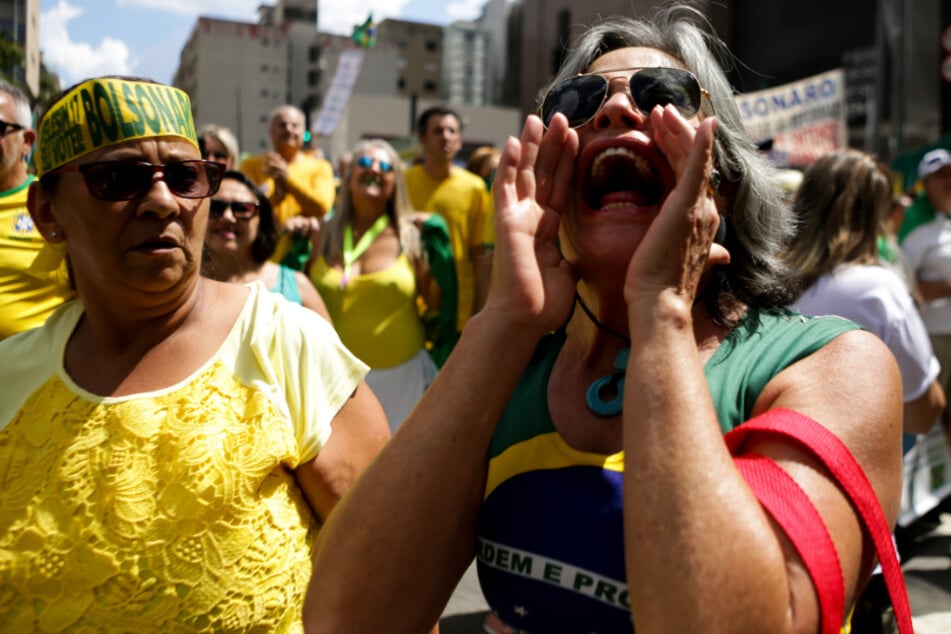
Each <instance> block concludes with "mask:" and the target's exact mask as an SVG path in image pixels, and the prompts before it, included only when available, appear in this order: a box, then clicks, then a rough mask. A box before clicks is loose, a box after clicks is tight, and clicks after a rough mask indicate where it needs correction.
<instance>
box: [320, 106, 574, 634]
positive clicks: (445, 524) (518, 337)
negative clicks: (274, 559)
mask: <svg viewBox="0 0 951 634" xmlns="http://www.w3.org/2000/svg"><path fill="white" fill-rule="evenodd" d="M558 130H560V132H559V134H556V135H552V136H550V137H546V138H550V139H551V140H550V141H549V143H557V144H559V146H564V147H565V151H563V152H559V153H558V154H557V156H558V157H560V158H558V159H557V160H554V161H552V162H550V163H547V164H545V165H543V166H541V167H535V160H534V157H535V153H536V152H537V150H538V141H539V139H541V133H542V126H541V121H540V120H538V119H537V118H535V117H530V118H529V121H528V123H527V124H526V132H524V133H523V138H522V141H521V142H519V141H517V140H515V139H510V140H509V143H508V144H507V146H506V151H505V153H504V154H503V159H502V166H503V167H501V168H500V173H504V174H505V176H504V177H502V178H499V179H498V180H497V185H496V186H497V188H499V189H504V190H505V191H504V196H505V200H506V201H508V202H510V203H511V205H510V206H509V207H508V208H507V209H506V213H505V214H500V218H499V222H500V225H502V226H501V227H500V229H499V233H500V234H502V239H500V241H499V242H500V247H499V252H500V253H501V254H504V256H500V257H501V258H502V259H503V260H504V262H505V266H498V267H496V272H495V279H494V281H493V292H492V293H491V295H490V298H489V301H488V303H487V304H486V307H485V309H484V310H483V311H482V312H480V313H479V314H478V315H477V316H476V317H474V318H473V319H472V320H471V321H470V322H469V324H467V326H466V328H465V331H464V332H463V335H462V338H461V339H460V341H459V343H458V344H457V346H456V348H455V351H454V352H453V354H452V356H451V357H450V358H449V360H448V361H447V363H446V365H445V366H443V368H442V369H441V370H440V372H439V374H438V375H437V377H436V380H435V381H434V382H433V384H432V385H431V386H430V387H429V389H427V391H426V393H425V394H424V395H423V398H422V399H421V400H420V402H419V404H418V405H417V407H416V408H415V410H414V411H413V413H412V414H410V416H409V418H408V419H407V420H406V421H405V422H404V423H403V425H402V426H401V427H400V429H399V431H398V432H397V434H396V435H395V436H394V437H393V440H391V441H390V443H389V444H388V445H387V447H386V448H384V450H383V452H381V454H380V456H379V457H378V458H377V459H376V460H375V461H374V463H373V464H372V465H371V466H370V468H369V469H368V470H367V472H366V473H365V474H364V475H363V477H361V479H360V481H359V482H358V483H357V485H356V487H354V489H353V491H352V492H351V493H350V494H349V495H348V496H347V498H346V499H345V500H344V501H343V502H342V503H341V505H340V507H339V508H338V509H337V510H336V511H335V512H334V514H333V516H332V517H331V519H330V522H329V523H328V525H327V526H325V527H324V529H323V531H322V532H321V539H320V543H319V545H318V552H317V559H316V564H315V569H314V575H313V578H312V580H311V585H310V589H309V592H308V597H307V601H306V607H305V612H304V623H305V627H306V628H308V630H309V631H313V632H321V633H325V632H383V631H385V632H397V633H399V632H420V631H425V630H427V629H429V628H431V627H432V625H433V624H434V623H435V622H436V621H437V620H438V618H439V615H440V613H441V612H442V609H443V606H444V605H445V603H446V601H447V600H448V598H449V596H450V594H451V593H452V590H453V588H454V587H455V584H456V582H457V581H458V579H459V577H460V576H461V575H462V573H463V571H464V570H465V568H466V566H467V565H468V563H469V562H470V561H471V560H472V557H473V555H474V547H475V540H474V537H475V521H476V515H477V513H478V508H479V503H480V502H481V498H482V491H483V488H484V484H485V473H486V466H487V453H488V447H489V442H490V439H491V437H492V432H493V429H494V426H495V423H496V421H497V419H498V417H499V415H500V413H501V411H502V409H503V408H504V406H505V402H506V400H507V398H508V395H509V393H510V392H511V390H512V389H513V387H514V385H515V383H516V382H517V381H518V378H519V375H520V374H521V372H522V370H523V369H524V367H525V365H526V364H527V363H528V361H529V359H530V357H531V354H532V352H533V350H534V347H535V344H536V343H537V342H538V340H539V339H540V338H541V337H542V336H543V335H544V334H545V333H546V332H548V331H549V330H551V329H552V328H554V327H556V326H557V325H558V324H559V323H562V322H563V321H564V320H565V319H566V318H567V315H568V312H569V311H570V309H571V305H572V299H573V297H574V276H573V274H572V273H571V271H570V270H569V269H568V267H567V264H565V263H564V262H562V260H561V257H560V255H559V254H558V251H557V248H556V247H555V243H554V239H555V236H556V233H557V228H558V218H557V214H556V213H555V212H554V211H552V210H545V211H542V210H541V209H540V208H538V206H537V205H535V204H534V201H533V200H532V199H533V198H534V191H535V181H536V178H538V179H539V181H540V183H539V186H538V187H539V190H540V192H541V193H540V194H539V196H540V198H541V199H542V200H549V198H550V199H552V200H555V201H557V200H563V198H559V197H564V196H566V195H567V190H566V188H552V185H551V183H552V182H555V181H557V182H567V181H568V179H565V178H561V179H554V178H551V176H553V175H554V174H556V173H559V172H564V171H565V170H569V171H570V169H571V164H573V162H574V154H575V152H576V151H577V137H576V136H575V135H574V133H573V131H569V130H567V126H564V125H562V126H561V127H560V128H558ZM548 155H549V156H554V153H552V152H549V153H548ZM533 170H534V171H533ZM539 170H548V173H547V174H540V175H539V176H538V177H536V174H535V172H538V171H539ZM556 208H560V207H556ZM354 562H360V565H354ZM407 584H412V587H413V592H411V593H407V592H406V586H407Z"/></svg>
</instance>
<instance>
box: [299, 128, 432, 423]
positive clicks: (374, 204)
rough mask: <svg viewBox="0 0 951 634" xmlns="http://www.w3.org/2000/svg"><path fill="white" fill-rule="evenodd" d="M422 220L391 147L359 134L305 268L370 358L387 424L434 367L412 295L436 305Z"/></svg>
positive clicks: (347, 339)
mask: <svg viewBox="0 0 951 634" xmlns="http://www.w3.org/2000/svg"><path fill="white" fill-rule="evenodd" d="M421 225H422V217H421V216H418V215H417V214H415V212H414V211H413V209H412V207H411V206H410V203H409V198H408V196H407V194H406V183H405V181H404V180H403V167H402V165H401V163H400V160H399V157H398V156H397V154H396V152H395V150H393V148H392V147H391V146H390V145H389V144H388V143H386V142H385V141H382V140H368V141H362V142H360V143H359V144H357V145H356V147H354V148H353V159H352V160H351V162H350V164H349V165H348V167H347V170H346V172H345V173H344V175H343V179H342V183H341V187H340V196H339V198H338V202H337V206H336V209H335V212H334V216H333V218H332V219H331V220H329V221H328V222H327V223H326V224H325V225H324V226H322V227H321V229H320V231H319V233H320V235H319V237H318V240H319V242H318V244H319V246H318V249H317V253H316V257H315V258H314V260H313V262H312V263H311V266H310V271H309V273H310V279H311V281H312V282H313V283H314V286H315V287H316V288H317V290H318V292H320V295H321V297H323V300H324V303H325V304H326V305H327V309H328V310H329V311H330V316H331V318H332V319H333V321H334V324H335V325H336V327H337V331H338V332H339V333H340V338H341V339H342V340H343V342H344V344H345V345H346V346H347V347H348V348H349V349H350V350H351V351H352V352H353V353H354V354H355V355H356V356H357V357H358V358H360V359H361V360H362V361H363V362H364V363H366V364H367V365H369V366H370V368H371V370H370V374H369V375H368V383H369V385H370V387H371V388H372V389H373V391H374V392H375V393H376V395H377V397H378V398H379V399H380V402H381V403H382V404H383V409H384V410H385V411H386V414H387V418H388V419H389V422H390V428H391V429H393V430H395V429H396V428H397V427H398V426H399V425H400V423H401V422H402V421H403V419H404V418H405V417H406V415H407V414H409V412H410V410H411V409H412V408H413V406H414V405H415V404H416V401H417V400H419V397H420V396H421V395H422V393H423V390H425V388H426V386H427V385H429V383H430V381H432V379H433V377H434V375H435V370H436V367H435V365H434V363H433V360H432V359H431V357H430V355H429V354H428V353H427V351H426V348H425V341H426V334H425V328H424V325H423V321H422V320H421V318H420V312H419V309H418V306H417V299H420V300H422V302H423V303H424V304H425V305H426V306H428V307H434V308H435V307H438V306H439V304H440V301H441V292H440V287H439V285H438V284H436V283H435V282H434V280H433V277H432V274H431V271H430V268H429V265H428V263H427V258H426V257H424V255H423V245H422V240H421V231H420V227H421Z"/></svg>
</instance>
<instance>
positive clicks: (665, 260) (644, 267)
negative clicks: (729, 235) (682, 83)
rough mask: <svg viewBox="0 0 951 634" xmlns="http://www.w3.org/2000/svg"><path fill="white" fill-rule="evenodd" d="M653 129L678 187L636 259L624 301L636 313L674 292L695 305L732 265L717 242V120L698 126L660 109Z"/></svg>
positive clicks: (671, 110)
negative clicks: (719, 270)
mask: <svg viewBox="0 0 951 634" xmlns="http://www.w3.org/2000/svg"><path fill="white" fill-rule="evenodd" d="M651 125H652V128H653V132H654V140H655V142H656V143H657V144H658V146H659V147H660V149H661V151H662V152H663V153H664V155H665V156H666V158H667V161H668V163H669V164H670V166H671V168H672V169H673V171H674V175H675V178H676V185H675V186H674V188H673V190H671V192H670V193H669V194H668V196H667V198H666V200H665V201H664V204H663V206H662V207H661V210H660V213H659V214H658V216H657V218H655V219H654V221H653V222H652V223H651V227H650V229H649V230H648V232H647V234H646V235H645V236H644V240H643V241H642V242H641V244H640V245H639V246H638V248H637V250H636V251H635V252H634V255H633V257H632V258H631V263H630V265H629V267H628V272H627V278H626V280H625V285H624V297H625V299H626V300H627V302H628V304H629V306H631V308H635V309H636V306H637V305H640V306H642V307H645V308H649V307H650V306H654V305H656V302H657V299H658V296H659V295H660V294H662V293H665V292H672V293H674V294H675V295H676V296H678V297H679V298H680V299H681V300H682V301H683V302H684V304H685V305H686V306H691V305H692V304H693V301H694V299H695V298H696V295H697V291H698V288H699V286H700V284H701V283H702V278H703V275H704V273H705V272H706V271H708V270H709V269H710V267H712V266H717V265H725V264H728V263H729V262H730V253H729V251H727V250H726V248H725V247H724V246H722V245H720V244H717V243H716V242H714V236H715V235H716V232H717V227H718V226H719V223H720V221H721V219H720V215H719V211H718V209H717V205H716V201H715V200H714V191H713V189H712V186H711V185H710V182H711V171H712V170H713V138H714V132H715V130H716V119H715V118H713V117H709V118H707V119H704V120H703V121H701V122H700V125H699V126H697V127H694V126H693V125H691V123H690V122H688V121H687V120H685V119H684V118H683V116H681V114H680V113H679V112H678V111H677V109H676V108H674V107H673V106H666V107H664V108H661V107H660V106H658V107H657V108H655V109H654V111H653V112H651ZM632 312H636V310H635V311H632Z"/></svg>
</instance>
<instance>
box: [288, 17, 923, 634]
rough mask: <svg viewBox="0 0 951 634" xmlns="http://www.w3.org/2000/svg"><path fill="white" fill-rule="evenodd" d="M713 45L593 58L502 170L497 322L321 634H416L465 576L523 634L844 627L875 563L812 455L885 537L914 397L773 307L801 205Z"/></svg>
mask: <svg viewBox="0 0 951 634" xmlns="http://www.w3.org/2000/svg"><path fill="white" fill-rule="evenodd" d="M721 46H722V44H720V42H719V40H718V39H716V38H715V36H713V35H712V34H711V33H709V31H708V24H707V23H706V21H705V19H704V18H703V16H702V15H700V14H699V12H697V11H696V10H694V9H691V8H687V7H683V6H673V7H668V8H666V9H664V10H661V11H659V12H657V13H656V14H655V15H653V16H652V17H651V18H645V19H615V20H610V21H606V22H604V23H602V24H600V25H598V26H596V27H594V28H592V29H590V30H588V31H587V32H586V33H585V34H584V35H583V36H582V37H581V38H580V39H579V40H578V42H577V43H576V46H575V48H574V49H573V51H572V52H571V53H570V54H569V56H568V58H567V60H566V62H565V64H564V66H563V68H562V69H561V71H560V72H559V73H558V76H557V77H556V78H555V80H554V83H553V87H552V88H551V90H550V92H551V93H560V94H561V95H562V96H564V95H565V94H567V93H568V92H572V93H573V97H571V98H558V99H552V98H546V99H545V100H544V101H543V107H542V113H541V114H542V118H539V117H536V116H534V115H533V116H530V117H529V118H528V120H527V121H526V123H525V126H524V128H523V131H522V134H521V138H520V139H514V138H512V139H510V140H509V142H508V143H507V144H506V146H505V149H504V151H503V154H502V159H501V162H500V165H499V168H498V171H497V173H496V178H495V182H494V186H493V192H494V195H495V210H496V251H495V261H494V265H493V272H494V280H493V287H492V289H491V290H490V293H489V297H488V300H487V302H486V305H485V307H484V308H483V310H482V311H480V312H479V314H478V315H476V316H475V317H474V318H473V319H472V320H471V321H470V322H469V323H468V324H467V325H466V328H465V329H464V331H463V333H462V337H461V339H460V341H459V343H458V344H457V346H456V348H455V350H454V351H453V354H452V356H450V358H449V360H448V362H447V363H446V365H445V366H444V367H443V368H442V370H441V371H440V373H439V376H437V377H436V380H435V381H434V382H433V384H432V385H431V386H430V388H429V390H428V391H427V393H426V394H424V395H423V399H422V400H421V402H420V404H419V405H418V406H417V408H416V409H415V410H414V412H413V414H411V415H410V417H409V419H408V420H407V421H406V422H405V423H404V425H403V428H402V429H401V430H400V432H399V433H398V434H396V436H395V437H394V438H393V440H392V441H391V442H390V443H388V445H387V446H386V447H385V448H384V450H383V451H382V452H381V454H380V455H379V456H378V457H377V459H376V460H375V461H374V463H373V464H372V465H371V466H370V467H369V468H368V470H367V472H366V473H365V474H364V475H363V476H362V477H361V478H360V481H359V482H358V483H357V485H356V486H355V487H354V489H353V490H352V491H351V492H350V494H349V495H348V496H347V499H346V500H345V501H344V503H343V504H342V505H341V506H340V507H339V508H338V509H337V510H336V511H335V512H334V514H333V516H332V517H331V520H330V522H329V524H328V526H326V527H325V529H324V533H323V534H322V536H321V543H320V547H319V551H318V556H317V563H316V566H315V575H314V577H313V580H312V583H311V588H310V593H309V596H311V597H312V598H313V599H314V601H313V603H309V604H308V611H307V613H306V614H305V623H306V624H308V625H310V626H312V629H313V631H315V632H318V631H319V632H345V631H361V632H371V631H381V630H386V631H388V632H413V631H419V630H421V629H423V628H425V627H426V626H428V625H429V624H431V623H432V622H433V621H434V619H436V618H438V615H439V614H440V611H441V609H442V606H443V602H445V600H446V599H447V597H448V596H449V595H450V593H451V591H452V588H453V586H454V584H455V583H456V581H457V580H458V579H459V576H460V575H461V574H462V573H463V571H464V570H465V569H466V567H467V566H468V564H469V563H470V561H471V560H472V559H473V557H475V558H476V560H477V563H478V567H479V577H480V582H481V585H482V590H483V593H484V594H485V596H486V598H487V600H488V602H489V604H490V606H491V607H492V608H493V610H495V611H496V612H497V613H498V615H499V616H500V617H501V619H502V621H504V622H505V623H506V624H508V626H509V627H511V628H512V629H514V630H516V631H525V632H545V633H551V632H557V633H576V632H600V633H606V632H631V631H633V629H635V628H636V629H637V630H638V631H643V632H791V631H797V632H817V631H820V630H821V631H823V632H838V630H839V628H840V627H841V625H842V623H843V621H844V619H845V614H846V613H847V611H848V605H849V602H850V601H851V600H852V598H853V597H855V596H856V594H857V592H858V591H859V590H860V589H861V587H862V586H863V585H864V584H865V582H866V581H867V579H868V576H869V573H870V572H871V570H872V567H873V564H874V559H875V557H874V554H875V549H874V548H873V547H871V546H870V542H869V541H868V540H867V539H865V538H863V530H862V521H861V520H860V517H859V515H858V514H857V512H856V510H855V509H853V507H852V506H851V505H850V503H849V500H848V498H847V497H846V495H845V494H844V493H843V492H842V490H841V489H840V488H839V481H838V480H837V478H836V477H835V476H833V475H832V473H831V472H830V471H829V470H827V469H826V467H825V466H823V464H822V463H820V461H819V459H817V458H816V457H814V456H813V454H812V453H811V450H808V449H806V446H808V445H809V444H810V443H813V444H816V442H817V443H818V444H820V445H822V446H821V447H819V448H818V450H819V451H826V450H831V451H840V452H845V453H846V454H847V453H849V452H851V455H852V457H854V459H855V460H857V464H858V465H860V466H861V468H863V469H864V473H865V476H866V477H867V480H868V481H870V482H871V487H868V486H867V485H866V484H863V483H862V482H863V480H862V478H856V479H855V482H856V483H857V484H856V486H857V488H858V489H859V490H861V492H862V494H863V497H862V499H863V500H864V502H867V503H869V504H870V505H871V508H874V509H877V514H876V513H871V514H870V517H872V516H874V517H877V518H878V519H879V520H880V522H879V523H878V524H877V525H878V526H883V525H884V524H885V523H886V522H885V521H884V518H887V520H888V522H893V521H894V520H895V517H896V515H897V510H898V502H899V494H900V485H901V389H900V387H901V386H900V380H899V377H898V372H897V369H896V367H895V362H894V360H893V359H892V358H891V356H890V354H889V352H888V350H887V349H886V348H885V347H884V345H883V344H882V343H881V342H880V341H878V340H877V338H876V337H874V336H873V335H871V334H870V333H868V332H865V331H862V330H859V329H857V327H856V326H855V325H854V324H851V323H850V322H846V321H844V320H839V319H810V318H806V317H801V316H799V315H795V314H792V313H789V312H787V311H786V310H785V309H784V308H783V306H785V305H786V304H788V303H789V302H790V301H791V300H792V298H794V297H795V279H794V277H793V276H792V275H791V274H790V272H789V271H788V270H787V269H786V268H785V266H784V264H783V261H782V259H781V257H780V252H779V249H780V247H781V246H782V243H783V241H784V240H785V239H786V238H787V236H788V235H789V233H790V225H789V217H788V211H787V210H785V209H784V207H783V205H782V204H781V202H780V197H781V193H780V191H778V189H777V187H776V186H775V184H774V180H773V175H772V170H771V168H769V166H768V165H767V164H766V163H765V162H764V160H763V159H762V158H761V157H759V156H758V155H757V151H756V148H755V146H754V144H753V143H752V142H751V140H750V139H749V138H748V136H747V135H746V133H745V132H744V129H743V124H742V122H741V120H740V117H739V113H738V110H737V107H736V105H735V103H734V101H733V91H732V89H731V88H730V86H729V84H728V83H727V80H726V77H725V75H724V73H723V71H722V70H721V69H720V67H719V65H718V64H717V62H716V61H715V59H716V57H715V55H716V54H718V53H725V51H723V50H722V49H721V48H720V47H721ZM582 76H587V77H593V76H597V77H599V78H600V79H597V80H593V81H591V82H590V84H589V83H588V82H584V83H583V84H581V83H578V81H577V79H578V78H579V77H582ZM556 96H557V94H556ZM546 124H547V130H546ZM572 125H574V126H576V127H571V126H572ZM721 217H722V218H723V219H725V220H722V219H721ZM723 222H725V223H726V226H727V230H726V232H725V234H724V233H723V232H720V235H719V240H720V242H715V241H714V238H715V237H717V234H718V227H719V226H721V225H722V224H723ZM816 421H818V422H816ZM734 428H736V429H737V431H738V433H739V434H742V433H744V432H743V430H744V428H745V429H753V428H761V429H763V431H757V432H754V434H753V436H752V437H751V438H750V439H749V441H748V443H747V444H746V445H742V444H741V443H740V442H739V441H734V442H733V443H732V444H731V447H730V448H728V446H727V443H726V442H724V434H725V433H726V432H729V431H731V430H733V429H734ZM769 429H773V430H775V431H769ZM804 431H806V432H808V433H810V434H815V436H807V437H804V436H803V432H804ZM830 432H831V434H832V435H833V436H831V437H830V436H829V433H830ZM784 433H786V434H788V436H785V435H781V434H784ZM738 437H739V436H738V435H737V434H733V435H731V436H730V438H731V439H737V438H738ZM836 437H837V438H838V439H839V440H836V441H834V442H833V438H836ZM812 438H821V440H819V441H816V442H814V441H813V440H812ZM802 443H804V444H802ZM842 443H844V445H843V444H842ZM731 449H732V451H731ZM734 453H735V455H734ZM758 456H761V457H758ZM844 462H847V463H848V464H851V465H854V462H849V461H848V460H844ZM837 464H838V463H837ZM761 474H767V475H768V478H765V479H764V478H762V477H761ZM747 478H749V479H747ZM770 478H772V479H770ZM843 482H844V480H843ZM754 490H755V491H756V492H757V493H756V494H754V492H753V491H754ZM787 499H791V500H795V503H794V504H793V506H792V507H782V505H781V502H782V501H783V500H787ZM764 504H768V505H770V506H769V508H770V509H771V511H770V512H775V513H776V514H777V518H778V519H777V520H776V522H774V521H773V520H772V519H771V515H770V513H768V512H767V511H766V510H764V506H763V505H764ZM879 504H880V506H881V507H884V517H883V516H882V509H881V508H880V507H879ZM808 509H811V510H808ZM799 510H802V513H801V514H800V515H799V516H798V517H797V518H796V519H794V520H792V521H789V513H792V512H795V511H799ZM807 510H808V511H807ZM780 521H782V522H783V524H782V526H784V527H786V529H781V528H779V526H780V524H779V522H780ZM787 530H788V531H789V532H788V533H787ZM887 539H888V537H887V529H885V540H886V541H887ZM889 544H890V542H889ZM883 552H886V553H887V552H888V551H887V550H885V551H883ZM892 554H893V553H892ZM357 560H359V561H360V562H361V566H354V565H353V562H354V561H357ZM816 571H818V574H815V573H816ZM343 577H345V578H346V582H341V578H343ZM899 579H900V572H899ZM407 586H411V587H412V591H411V592H406V591H405V588H406V587H407ZM820 615H821V616H820ZM909 623H910V621H909Z"/></svg>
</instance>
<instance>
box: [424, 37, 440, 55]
mask: <svg viewBox="0 0 951 634" xmlns="http://www.w3.org/2000/svg"><path fill="white" fill-rule="evenodd" d="M426 50H427V51H429V52H430V53H432V52H435V51H438V50H439V43H438V42H436V40H426Z"/></svg>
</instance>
